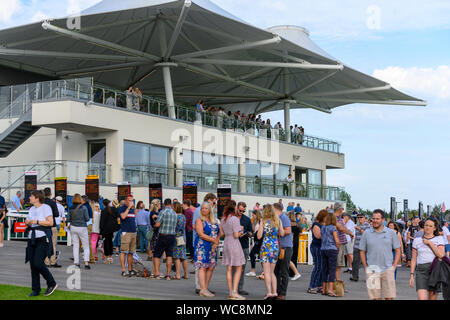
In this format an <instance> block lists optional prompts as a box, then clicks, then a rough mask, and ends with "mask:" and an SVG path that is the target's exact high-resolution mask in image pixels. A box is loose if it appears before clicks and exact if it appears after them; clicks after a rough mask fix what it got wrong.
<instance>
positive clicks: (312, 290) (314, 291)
mask: <svg viewBox="0 0 450 320" xmlns="http://www.w3.org/2000/svg"><path fill="white" fill-rule="evenodd" d="M306 292H307V293H310V294H317V291H316V290H315V289H313V288H308V290H306Z"/></svg>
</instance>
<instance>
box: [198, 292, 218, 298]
mask: <svg viewBox="0 0 450 320" xmlns="http://www.w3.org/2000/svg"><path fill="white" fill-rule="evenodd" d="M199 294H200V297H205V298H213V297H215V295H214V294H212V293H211V292H209V291H208V290H205V291H203V290H200V293H199Z"/></svg>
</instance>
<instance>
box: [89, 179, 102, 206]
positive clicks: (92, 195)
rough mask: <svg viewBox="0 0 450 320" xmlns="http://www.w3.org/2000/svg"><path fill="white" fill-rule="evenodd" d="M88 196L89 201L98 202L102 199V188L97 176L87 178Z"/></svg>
mask: <svg viewBox="0 0 450 320" xmlns="http://www.w3.org/2000/svg"><path fill="white" fill-rule="evenodd" d="M86 195H87V196H88V198H89V200H92V201H96V202H98V199H99V198H100V186H99V181H98V176H97V175H95V176H87V177H86Z"/></svg>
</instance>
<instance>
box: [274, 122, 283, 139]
mask: <svg viewBox="0 0 450 320" xmlns="http://www.w3.org/2000/svg"><path fill="white" fill-rule="evenodd" d="M281 129H283V127H282V126H281V123H280V122H279V121H278V122H277V123H276V124H275V125H274V126H273V137H274V139H275V140H279V139H280V130H281Z"/></svg>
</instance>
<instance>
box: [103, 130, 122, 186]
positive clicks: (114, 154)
mask: <svg viewBox="0 0 450 320" xmlns="http://www.w3.org/2000/svg"><path fill="white" fill-rule="evenodd" d="M123 144H124V141H123V137H122V136H121V135H120V134H119V132H118V131H116V132H113V133H111V134H109V135H108V137H107V138H106V164H107V165H111V171H110V172H108V170H107V174H106V183H112V184H116V183H117V182H120V181H125V180H126V179H125V174H124V171H123V170H124V168H123V157H124V154H123V148H124V146H123Z"/></svg>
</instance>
